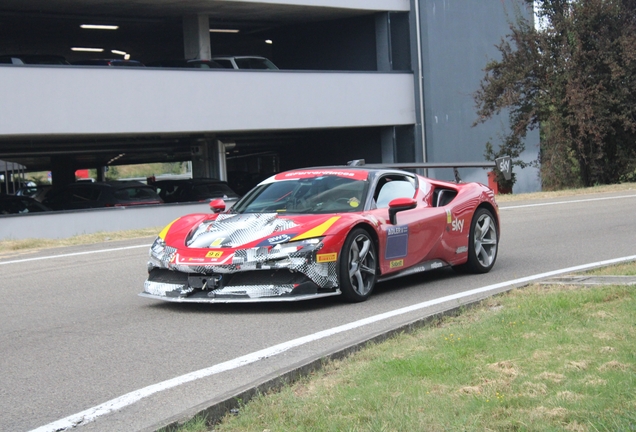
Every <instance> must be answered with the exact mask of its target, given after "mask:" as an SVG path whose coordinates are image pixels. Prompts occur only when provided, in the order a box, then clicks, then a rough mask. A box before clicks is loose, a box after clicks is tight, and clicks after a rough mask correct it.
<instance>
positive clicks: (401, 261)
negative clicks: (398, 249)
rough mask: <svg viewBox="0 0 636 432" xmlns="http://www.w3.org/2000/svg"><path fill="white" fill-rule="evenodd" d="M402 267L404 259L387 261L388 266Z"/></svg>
mask: <svg viewBox="0 0 636 432" xmlns="http://www.w3.org/2000/svg"><path fill="white" fill-rule="evenodd" d="M398 267H404V260H395V261H391V262H389V268H398Z"/></svg>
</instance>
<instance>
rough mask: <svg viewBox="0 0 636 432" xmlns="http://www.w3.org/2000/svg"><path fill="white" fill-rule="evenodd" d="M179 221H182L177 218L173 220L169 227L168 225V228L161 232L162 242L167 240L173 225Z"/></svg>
mask: <svg viewBox="0 0 636 432" xmlns="http://www.w3.org/2000/svg"><path fill="white" fill-rule="evenodd" d="M179 219H181V218H177V219H175V220H173V221H172V222H170V223H169V224H168V225H166V227H165V228H164V229H162V230H161V232H160V233H159V238H161V240H165V239H166V235H167V234H168V231H170V227H171V226H172V224H174V223H175V222H176V221H178V220H179Z"/></svg>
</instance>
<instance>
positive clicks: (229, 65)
mask: <svg viewBox="0 0 636 432" xmlns="http://www.w3.org/2000/svg"><path fill="white" fill-rule="evenodd" d="M214 61H215V62H217V63H218V64H220V65H221V66H223V67H224V68H226V69H234V66H233V65H232V62H231V61H230V60H223V59H214Z"/></svg>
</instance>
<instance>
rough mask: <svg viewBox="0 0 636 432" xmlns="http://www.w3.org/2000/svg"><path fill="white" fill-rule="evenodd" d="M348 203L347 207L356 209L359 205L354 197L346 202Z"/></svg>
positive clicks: (358, 201)
mask: <svg viewBox="0 0 636 432" xmlns="http://www.w3.org/2000/svg"><path fill="white" fill-rule="evenodd" d="M347 202H348V203H349V205H350V206H351V207H353V208H356V207H358V206H359V205H360V200H359V199H358V198H356V197H353V198H351V199H350V200H349V201H347Z"/></svg>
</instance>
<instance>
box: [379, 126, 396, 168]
mask: <svg viewBox="0 0 636 432" xmlns="http://www.w3.org/2000/svg"><path fill="white" fill-rule="evenodd" d="M380 144H381V148H382V163H394V162H395V160H396V154H395V153H396V145H395V144H396V143H395V126H387V127H383V128H382V130H381V131H380Z"/></svg>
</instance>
